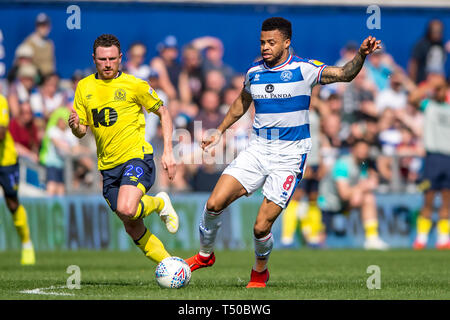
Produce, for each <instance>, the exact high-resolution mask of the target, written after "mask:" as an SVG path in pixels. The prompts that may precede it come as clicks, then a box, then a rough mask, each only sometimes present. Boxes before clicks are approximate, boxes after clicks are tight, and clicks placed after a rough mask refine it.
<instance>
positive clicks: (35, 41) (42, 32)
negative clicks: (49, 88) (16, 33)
mask: <svg viewBox="0 0 450 320" xmlns="http://www.w3.org/2000/svg"><path fill="white" fill-rule="evenodd" d="M50 30H51V22H50V18H49V16H47V15H46V14H45V13H39V14H38V16H37V17H36V29H35V31H34V32H33V33H32V34H30V35H29V36H28V37H27V38H25V40H24V42H23V43H25V44H28V45H29V46H31V47H32V48H33V57H32V59H33V63H34V64H35V65H36V67H37V68H38V69H39V71H40V72H41V73H42V75H43V76H46V75H48V74H51V73H54V72H55V71H56V70H55V45H54V44H53V41H52V40H51V39H49V38H48V35H49V33H50Z"/></svg>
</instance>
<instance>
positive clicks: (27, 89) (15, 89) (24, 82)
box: [8, 64, 38, 118]
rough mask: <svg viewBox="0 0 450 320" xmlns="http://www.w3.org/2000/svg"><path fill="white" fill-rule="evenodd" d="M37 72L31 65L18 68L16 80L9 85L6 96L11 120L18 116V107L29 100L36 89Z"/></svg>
mask: <svg viewBox="0 0 450 320" xmlns="http://www.w3.org/2000/svg"><path fill="white" fill-rule="evenodd" d="M37 76H38V70H37V68H36V67H35V66H34V65H33V64H25V65H22V66H20V68H19V69H18V71H17V79H16V81H15V82H14V83H12V84H11V87H10V90H9V94H8V104H9V108H10V112H11V116H12V118H16V117H18V116H19V114H20V105H21V104H22V103H24V102H27V101H29V100H30V96H31V93H32V92H33V90H34V89H35V87H36V81H37Z"/></svg>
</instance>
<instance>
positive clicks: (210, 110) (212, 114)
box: [194, 90, 225, 130]
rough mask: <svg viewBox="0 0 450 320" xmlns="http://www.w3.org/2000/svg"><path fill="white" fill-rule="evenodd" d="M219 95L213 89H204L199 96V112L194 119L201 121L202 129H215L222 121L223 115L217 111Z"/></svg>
mask: <svg viewBox="0 0 450 320" xmlns="http://www.w3.org/2000/svg"><path fill="white" fill-rule="evenodd" d="M219 107H220V97H219V95H218V94H217V92H215V91H213V90H206V91H205V92H203V94H202V97H201V104H200V112H199V113H198V115H197V116H196V117H195V119H194V121H201V126H202V129H203V130H208V129H215V128H217V127H218V126H219V125H220V124H221V123H222V121H223V119H224V117H225V116H224V115H223V114H221V113H220V112H219Z"/></svg>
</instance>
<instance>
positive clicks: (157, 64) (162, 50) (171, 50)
mask: <svg viewBox="0 0 450 320" xmlns="http://www.w3.org/2000/svg"><path fill="white" fill-rule="evenodd" d="M157 49H158V52H159V56H157V57H155V58H153V59H152V60H151V62H150V67H151V68H152V69H154V70H155V71H156V72H157V73H158V74H159V80H160V82H161V88H162V89H163V91H164V92H165V93H166V94H167V96H168V98H169V99H176V98H177V97H178V92H177V90H178V89H177V88H178V78H179V76H180V73H181V65H180V63H179V62H178V61H177V58H178V43H177V38H175V37H174V36H171V35H170V36H167V37H166V38H165V39H164V41H163V42H161V43H159V44H158V46H157ZM166 103H168V101H166Z"/></svg>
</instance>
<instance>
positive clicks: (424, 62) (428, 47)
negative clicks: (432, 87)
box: [408, 20, 447, 83]
mask: <svg viewBox="0 0 450 320" xmlns="http://www.w3.org/2000/svg"><path fill="white" fill-rule="evenodd" d="M443 31H444V25H443V23H442V21H440V20H431V21H430V22H429V23H428V26H427V29H426V32H425V36H424V37H423V38H422V39H420V40H419V41H418V42H417V43H416V44H415V45H414V49H413V51H412V54H411V58H410V60H409V65H408V67H409V68H408V71H409V77H410V78H411V79H412V80H413V81H414V82H415V83H420V82H422V81H424V80H425V79H426V77H427V74H428V73H438V74H442V75H444V74H445V73H444V72H445V61H446V58H447V52H446V50H445V47H444V41H443Z"/></svg>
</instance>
